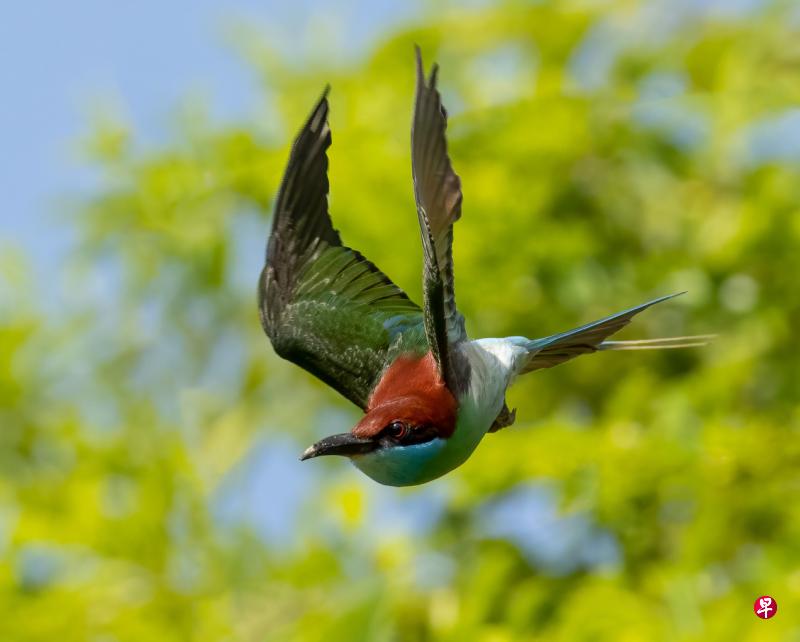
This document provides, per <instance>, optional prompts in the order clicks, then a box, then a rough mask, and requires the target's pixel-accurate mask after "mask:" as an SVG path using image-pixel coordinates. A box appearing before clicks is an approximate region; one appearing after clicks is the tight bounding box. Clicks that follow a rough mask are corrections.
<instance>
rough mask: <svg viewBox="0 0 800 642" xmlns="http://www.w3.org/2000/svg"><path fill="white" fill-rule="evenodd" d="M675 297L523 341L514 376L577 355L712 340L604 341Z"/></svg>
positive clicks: (683, 345)
mask: <svg viewBox="0 0 800 642" xmlns="http://www.w3.org/2000/svg"><path fill="white" fill-rule="evenodd" d="M680 294H683V292H679V293H678V294H670V295H667V296H663V297H660V298H658V299H654V300H652V301H648V302H647V303H643V304H642V305H637V306H636V307H633V308H630V309H628V310H624V311H622V312H618V313H617V314H612V315H611V316H608V317H605V318H604V319H600V320H599V321H594V322H593V323H587V324H586V325H582V326H581V327H579V328H575V329H574V330H568V331H567V332H561V333H559V334H554V335H552V336H549V337H544V338H542V339H534V340H526V341H525V343H524V348H525V349H526V350H527V351H528V354H527V356H526V357H524V358H523V359H522V362H521V364H520V366H521V367H519V366H518V367H519V370H518V373H520V374H522V373H525V372H531V371H532V370H538V369H540V368H551V367H552V366H555V365H558V364H559V363H563V362H564V361H568V360H569V359H572V358H574V357H577V356H578V355H581V354H587V353H590V352H597V351H598V350H663V349H674V348H694V347H697V346H702V345H705V344H707V343H708V342H709V341H710V340H711V339H713V338H714V336H715V335H713V334H700V335H695V336H686V337H667V338H663V339H640V340H638V341H606V339H607V338H608V337H610V336H611V335H612V334H614V333H616V332H619V331H620V330H621V329H622V328H624V327H625V326H626V325H628V323H630V321H631V319H632V318H633V317H634V316H636V315H637V314H639V312H642V311H643V310H646V309H647V308H649V307H650V306H651V305H655V304H656V303H661V302H662V301H666V300H668V299H672V298H673V297H676V296H679V295H680Z"/></svg>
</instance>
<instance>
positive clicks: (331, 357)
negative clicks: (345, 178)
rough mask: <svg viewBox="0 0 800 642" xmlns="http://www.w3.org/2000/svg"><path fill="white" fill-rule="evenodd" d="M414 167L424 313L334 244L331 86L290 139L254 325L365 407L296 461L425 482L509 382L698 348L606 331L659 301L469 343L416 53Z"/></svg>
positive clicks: (387, 479)
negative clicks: (563, 327) (613, 354)
mask: <svg viewBox="0 0 800 642" xmlns="http://www.w3.org/2000/svg"><path fill="white" fill-rule="evenodd" d="M416 66H417V89H416V99H415V105H414V116H413V124H412V129H411V167H412V174H413V182H414V196H415V199H416V204H417V218H418V220H419V227H420V233H421V237H422V248H423V306H422V308H420V307H419V306H418V305H417V304H416V303H414V302H412V301H411V300H410V299H409V298H408V296H407V295H406V294H405V293H404V292H403V291H402V290H401V289H400V288H398V287H397V286H396V285H395V284H394V283H392V281H391V280H389V278H388V277H387V276H386V275H385V274H383V272H381V271H380V270H379V269H378V268H377V267H376V266H375V264H373V263H371V262H370V261H368V260H367V259H366V258H364V256H362V255H361V253H359V252H358V251H356V250H354V249H352V248H349V247H347V246H346V245H344V244H343V243H342V241H341V239H340V237H339V233H338V232H337V231H336V229H334V227H333V224H332V222H331V217H330V214H329V213H328V176H327V170H328V158H327V149H328V147H329V146H330V144H331V134H330V128H329V126H328V98H327V94H328V88H326V90H325V92H324V93H323V95H322V97H321V98H320V100H319V102H318V103H317V105H316V106H315V107H314V109H313V110H312V112H311V115H310V116H309V118H308V120H307V121H306V124H305V125H304V126H303V128H302V129H301V131H300V133H299V135H298V136H297V138H296V140H295V141H294V145H293V147H292V151H291V155H290V157H289V163H288V166H287V168H286V172H285V174H284V176H283V181H282V183H281V186H280V190H279V192H278V197H277V201H276V204H275V211H274V215H273V219H272V232H271V234H270V237H269V242H268V245H267V258H266V265H265V266H264V269H263V271H262V273H261V278H260V281H259V312H260V317H261V323H262V325H263V327H264V330H265V331H266V333H267V335H268V336H269V338H270V341H271V342H272V345H273V347H274V349H275V351H276V352H277V353H278V355H280V356H281V357H283V358H284V359H287V360H289V361H292V362H293V363H295V364H297V365H299V366H300V367H302V368H304V369H305V370H307V371H308V372H310V373H311V374H313V375H315V376H317V377H318V378H319V379H321V380H322V381H324V382H325V383H326V384H328V385H329V386H331V387H332V388H334V389H335V390H337V391H338V392H339V393H340V394H342V395H343V396H344V397H346V398H347V399H349V400H350V401H352V402H353V403H354V404H356V405H357V406H358V407H359V408H361V409H362V410H363V411H364V416H363V417H362V418H361V420H360V421H359V422H358V423H357V424H356V425H355V427H354V428H353V429H352V430H351V431H350V432H347V433H343V434H338V435H332V436H330V437H325V438H324V439H321V440H320V441H318V442H317V443H315V444H314V445H312V446H310V447H309V448H308V449H307V450H306V451H305V452H304V453H303V455H302V457H301V459H303V460H305V459H310V458H312V457H319V456H321V455H342V456H345V457H348V458H349V459H350V460H351V461H352V462H353V464H355V466H356V467H357V468H359V469H360V470H361V471H362V472H364V473H365V474H367V475H368V476H370V477H371V478H372V479H374V480H375V481H377V482H380V483H381V484H387V485H390V486H410V485H414V484H422V483H425V482H428V481H431V480H432V479H436V478H437V477H440V476H441V475H444V474H445V473H447V472H449V471H451V470H453V469H454V468H456V467H458V466H460V465H461V464H463V463H464V462H465V461H466V460H467V459H468V458H469V456H470V455H471V454H472V452H473V451H474V450H475V448H476V446H477V445H478V443H479V442H480V441H481V439H482V438H483V436H484V435H485V434H486V433H487V432H495V431H497V430H499V429H500V428H503V427H506V426H510V425H511V424H512V423H513V422H514V418H515V414H516V411H510V410H509V409H508V406H507V405H506V403H505V394H506V389H507V388H508V386H509V385H510V384H511V382H512V381H513V380H514V378H515V377H517V376H518V375H521V374H525V373H528V372H532V371H534V370H538V369H540V368H550V367H552V366H555V365H558V364H560V363H563V362H564V361H568V360H569V359H572V358H573V357H577V356H578V355H581V354H587V353H591V352H595V351H598V350H641V349H654V348H682V347H690V346H696V345H702V344H703V343H704V340H705V339H707V338H708V337H707V336H695V337H672V338H664V339H649V340H640V341H610V340H608V338H609V337H610V336H611V335H613V334H614V333H615V332H617V331H619V330H620V329H622V328H623V327H625V326H626V325H627V324H628V323H629V322H630V321H631V319H632V318H633V317H634V316H635V315H636V314H638V313H639V312H642V311H643V310H645V309H647V308H649V307H650V306H651V305H655V304H656V303H660V302H661V301H666V300H667V299H670V298H672V297H673V296H677V295H676V294H673V295H668V296H663V297H660V298H658V299H654V300H652V301H648V302H647V303H643V304H641V305H638V306H636V307H633V308H630V309H628V310H625V311H623V312H619V313H617V314H613V315H611V316H608V317H606V318H604V319H600V320H599V321H594V322H593V323H588V324H586V325H583V326H581V327H579V328H575V329H574V330H568V331H566V332H560V333H558V334H554V335H551V336H548V337H543V338H540V339H528V338H526V337H521V336H517V337H505V338H497V339H477V340H470V339H469V338H468V337H467V334H466V332H465V329H464V318H463V317H462V315H461V314H460V313H459V311H458V309H457V307H456V300H455V291H454V286H453V258H452V251H451V250H452V245H453V224H454V223H455V222H456V221H457V220H458V219H459V217H460V216H461V200H462V195H461V181H460V180H459V177H458V175H457V174H456V173H455V171H454V170H453V167H452V165H451V162H450V158H449V156H448V153H447V142H446V139H445V129H446V127H447V112H446V111H445V109H444V107H443V106H442V101H441V96H440V95H439V92H438V90H437V88H436V80H437V71H438V67H437V65H435V64H434V65H433V67H432V69H431V72H430V75H429V76H428V77H427V78H426V77H425V73H424V69H423V65H422V59H421V55H420V52H419V48H417V50H416Z"/></svg>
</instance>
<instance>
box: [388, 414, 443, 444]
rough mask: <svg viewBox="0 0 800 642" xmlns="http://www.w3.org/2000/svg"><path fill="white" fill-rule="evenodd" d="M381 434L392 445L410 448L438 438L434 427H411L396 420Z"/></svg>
mask: <svg viewBox="0 0 800 642" xmlns="http://www.w3.org/2000/svg"><path fill="white" fill-rule="evenodd" d="M381 434H382V436H383V437H384V439H386V440H388V441H389V442H390V443H394V444H398V445H402V446H408V445H411V444H421V443H425V442H426V441H431V440H432V439H434V438H435V437H437V436H438V431H437V430H436V428H435V427H433V426H411V425H409V424H407V423H405V422H404V421H400V420H395V421H393V422H391V423H390V424H389V425H388V426H386V428H384V429H383V431H382V433H381Z"/></svg>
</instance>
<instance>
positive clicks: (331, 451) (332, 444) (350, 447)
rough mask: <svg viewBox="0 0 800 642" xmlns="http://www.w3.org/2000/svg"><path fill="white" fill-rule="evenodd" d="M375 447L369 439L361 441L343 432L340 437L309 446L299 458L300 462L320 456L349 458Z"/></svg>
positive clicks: (334, 436) (329, 438)
mask: <svg viewBox="0 0 800 642" xmlns="http://www.w3.org/2000/svg"><path fill="white" fill-rule="evenodd" d="M375 446H376V444H375V442H374V441H372V440H371V439H362V438H361V437H356V436H355V435H354V434H352V433H349V432H345V433H342V434H341V435H331V436H330V437H325V439H320V440H319V441H318V442H317V443H316V444H314V445H313V446H309V447H308V448H306V451H305V452H304V453H303V454H302V455H301V456H300V461H305V460H306V459H311V458H312V457H320V456H321V455H344V456H346V457H350V456H352V455H360V454H362V453H367V452H369V451H370V450H374V449H375Z"/></svg>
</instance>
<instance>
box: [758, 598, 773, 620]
mask: <svg viewBox="0 0 800 642" xmlns="http://www.w3.org/2000/svg"><path fill="white" fill-rule="evenodd" d="M758 604H759V606H760V607H761V608H760V609H758V611H756V615H760V616H761V617H763V618H764V619H765V620H766V619H767V618H768V617H769V612H770V611H771V610H772V606H771V604H772V598H771V597H762V598H761V599H760V600H758Z"/></svg>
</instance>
